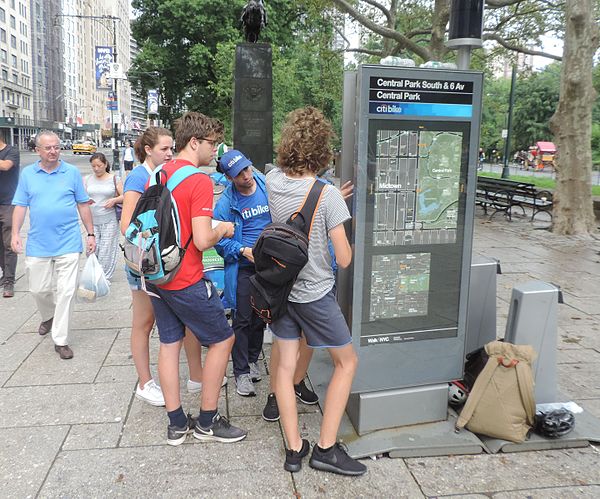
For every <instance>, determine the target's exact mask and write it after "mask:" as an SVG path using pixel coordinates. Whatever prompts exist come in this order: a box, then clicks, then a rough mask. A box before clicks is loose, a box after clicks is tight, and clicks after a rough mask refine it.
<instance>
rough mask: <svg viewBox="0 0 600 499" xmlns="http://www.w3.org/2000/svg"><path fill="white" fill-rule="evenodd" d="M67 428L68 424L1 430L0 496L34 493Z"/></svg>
mask: <svg viewBox="0 0 600 499" xmlns="http://www.w3.org/2000/svg"><path fill="white" fill-rule="evenodd" d="M32 430H35V431H32ZM68 431H69V427H68V426H45V427H40V426H35V428H33V429H32V428H10V429H0V440H2V451H1V452H0V470H2V472H1V473H0V490H1V491H2V497H6V498H9V497H33V496H35V495H36V494H37V492H38V490H39V488H40V486H41V485H42V483H43V481H44V477H45V476H46V473H47V472H48V470H49V469H50V467H51V466H52V463H53V461H54V458H55V456H56V454H57V452H58V450H59V449H60V446H61V444H62V443H63V440H64V439H65V435H66V434H67V432H68Z"/></svg>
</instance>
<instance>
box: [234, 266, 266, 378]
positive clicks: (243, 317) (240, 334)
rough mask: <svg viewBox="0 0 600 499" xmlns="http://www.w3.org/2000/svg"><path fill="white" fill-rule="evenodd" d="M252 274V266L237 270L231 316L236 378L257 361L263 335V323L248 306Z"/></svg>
mask: <svg viewBox="0 0 600 499" xmlns="http://www.w3.org/2000/svg"><path fill="white" fill-rule="evenodd" d="M254 273H255V271H254V266H244V265H240V267H239V269H238V278H237V291H236V296H235V300H236V307H237V308H236V311H235V314H234V316H233V331H234V333H235V343H234V344H233V348H232V350H231V358H232V359H233V374H234V375H235V377H236V378H237V377H238V376H240V375H241V374H248V373H249V372H250V368H249V367H248V363H249V362H256V361H257V360H258V356H259V355H260V351H261V349H262V344H263V338H264V334H265V324H264V322H263V321H262V319H260V318H259V317H258V315H256V314H255V313H254V312H253V311H252V307H251V306H250V276H252V275H254Z"/></svg>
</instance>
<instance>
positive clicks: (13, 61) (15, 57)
mask: <svg viewBox="0 0 600 499" xmlns="http://www.w3.org/2000/svg"><path fill="white" fill-rule="evenodd" d="M11 58H12V67H13V68H16V67H17V56H16V55H12V56H11Z"/></svg>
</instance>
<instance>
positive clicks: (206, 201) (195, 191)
mask: <svg viewBox="0 0 600 499" xmlns="http://www.w3.org/2000/svg"><path fill="white" fill-rule="evenodd" d="M190 180H192V181H193V186H191V191H192V196H191V204H190V214H191V216H192V218H196V217H212V216H213V184H212V182H211V180H210V178H209V177H208V175H192V177H191V178H190Z"/></svg>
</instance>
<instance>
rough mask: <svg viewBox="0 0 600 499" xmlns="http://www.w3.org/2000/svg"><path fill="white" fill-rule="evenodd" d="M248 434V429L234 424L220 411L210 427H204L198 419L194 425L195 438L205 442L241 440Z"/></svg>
mask: <svg viewBox="0 0 600 499" xmlns="http://www.w3.org/2000/svg"><path fill="white" fill-rule="evenodd" d="M246 435H248V432H247V431H246V430H242V429H241V428H237V427H235V426H233V425H232V424H231V423H230V422H229V421H227V419H225V418H224V417H223V416H221V415H220V414H219V413H218V412H217V414H216V415H215V417H214V418H213V424H212V426H211V427H210V428H202V427H201V426H200V423H199V422H198V421H196V426H194V438H197V439H198V440H203V441H205V442H222V443H224V444H228V443H233V442H239V441H240V440H243V439H244V438H246Z"/></svg>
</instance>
